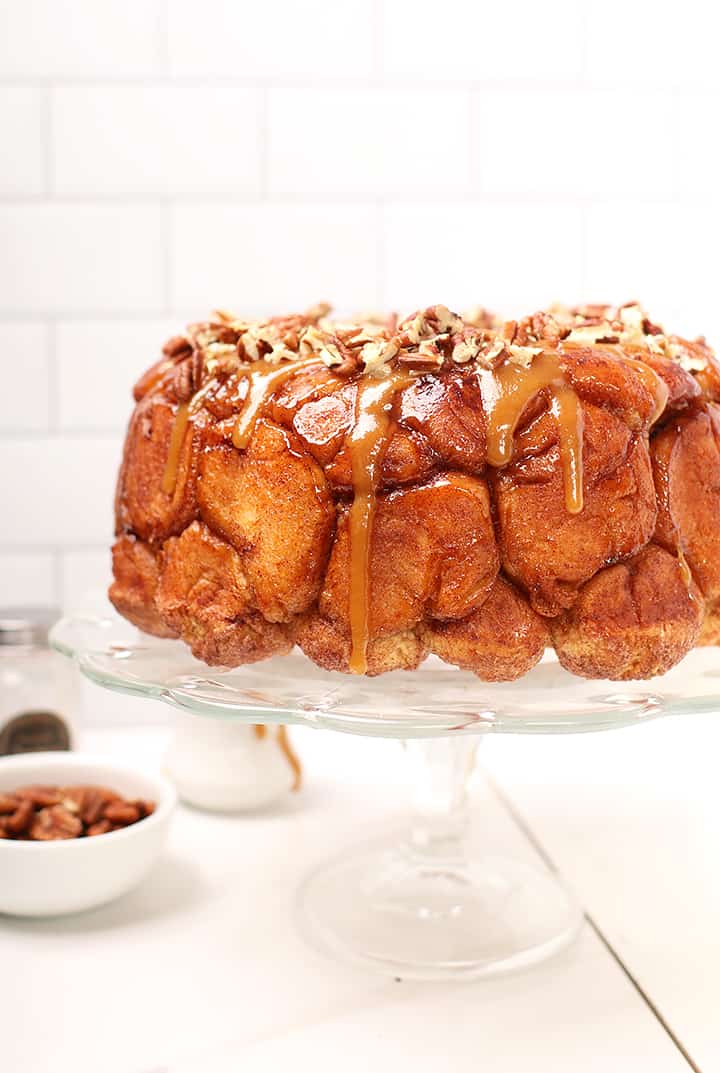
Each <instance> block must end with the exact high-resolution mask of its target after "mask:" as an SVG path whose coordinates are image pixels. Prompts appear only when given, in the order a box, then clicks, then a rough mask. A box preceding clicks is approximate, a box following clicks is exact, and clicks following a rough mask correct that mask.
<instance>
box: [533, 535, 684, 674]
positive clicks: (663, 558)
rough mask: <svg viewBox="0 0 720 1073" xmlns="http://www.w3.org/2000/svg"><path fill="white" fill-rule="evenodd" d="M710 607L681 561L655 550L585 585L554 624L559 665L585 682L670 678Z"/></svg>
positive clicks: (649, 549)
mask: <svg viewBox="0 0 720 1073" xmlns="http://www.w3.org/2000/svg"><path fill="white" fill-rule="evenodd" d="M702 619H703V601H702V597H701V595H700V592H699V590H698V587H697V585H696V584H695V582H694V581H693V580H692V578H691V577H690V576H689V574H688V573H687V571H686V569H684V567H683V564H682V563H681V562H680V561H679V560H678V558H677V557H676V556H673V555H670V553H669V552H667V551H664V550H663V549H662V548H660V547H658V546H657V545H656V544H649V545H648V546H647V547H646V548H643V550H642V551H641V552H639V553H638V554H637V555H636V556H634V557H633V558H632V559H629V560H628V561H627V562H625V563H619V564H618V565H616V566H608V567H606V568H605V569H604V570H601V571H600V572H599V573H598V574H596V575H595V577H593V578H591V579H590V581H588V582H586V584H585V585H584V586H583V588H582V589H581V590H580V594H579V596H578V598H577V600H576V601H575V603H574V605H573V606H572V608H571V609H570V610H569V611H567V612H566V613H565V614H564V615H561V616H559V617H558V618H556V619H553V620H552V622H551V625H550V629H551V632H552V639H553V643H554V645H555V651H556V652H557V655H558V659H559V660H560V662H561V663H562V665H563V667H565V668H566V669H567V670H569V671H572V673H573V674H578V675H581V676H582V677H583V678H611V679H613V680H614V681H621V680H625V679H636V678H652V677H654V676H655V675H657V674H664V673H665V671H667V670H669V669H670V668H671V667H672V666H674V664H676V663H677V662H679V660H681V659H682V658H683V656H685V655H686V654H687V653H688V652H689V651H690V649H691V648H692V647H693V645H694V644H695V643H696V641H697V639H698V637H699V635H700V629H701V626H702Z"/></svg>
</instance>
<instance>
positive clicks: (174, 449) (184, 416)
mask: <svg viewBox="0 0 720 1073" xmlns="http://www.w3.org/2000/svg"><path fill="white" fill-rule="evenodd" d="M189 420H190V403H188V402H183V403H181V404H180V405H179V406H178V408H177V413H176V414H175V420H174V422H173V427H172V432H171V434H170V447H169V449H168V457H167V462H166V464H165V472H164V473H163V479H162V484H161V486H160V487H161V488H162V490H163V492H164V493H165V495H167V496H171V495H172V494H173V493H174V491H175V485H176V484H177V475H178V465H179V463H180V451H181V449H182V445H183V440H184V439H185V431H186V429H187V427H188V422H189Z"/></svg>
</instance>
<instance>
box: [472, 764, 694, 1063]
mask: <svg viewBox="0 0 720 1073" xmlns="http://www.w3.org/2000/svg"><path fill="white" fill-rule="evenodd" d="M482 774H483V775H484V777H485V779H486V780H487V783H488V785H489V786H490V788H491V790H492V792H493V793H494V794H495V796H496V797H497V798H498V799H499V801H500V802H501V803H502V804H503V805H504V806H505V808H506V809H507V811H508V812H509V814H510V816H511V817H512V819H513V820H514V821H515V823H516V825H517V826H518V827H519V829H520V830H521V831H522V833H523V834H524V835H525V837H526V838H527V840H528V842H529V843H530V845H531V846H532V847H533V849H534V850H535V852H536V853H537V854H538V856H539V857H540V858H541V860H542V861H543V862H544V864H545V865H546V866H547V868H549V869H550V871H551V872H553V873H554V874H555V875H561V872H560V869H559V868H558V867H557V865H556V864H555V862H554V860H553V859H552V857H551V856H550V854H549V853H548V852H547V850H546V849H545V847H544V846H543V844H542V843H541V842H540V840H539V838H538V837H537V836H536V834H535V832H534V831H533V829H532V828H531V827H530V825H529V824H528V823H527V821H526V820H525V818H524V817H523V816H522V815H521V813H520V811H519V810H518V809H517V808H516V806H515V804H514V802H513V801H512V799H511V798H510V796H509V795H508V794H507V793H506V792H505V790H504V789H503V788H502V787H501V786H500V784H499V783H498V781H497V780H496V778H495V777H494V775H492V774H491V773H490V772H489V771H488V769H487V768H486V767H485V766H484V765H482ZM582 912H583V916H584V918H585V921H586V922H587V924H588V925H589V926H590V928H591V929H592V930H593V932H594V933H595V935H596V936H597V938H598V939H599V940H600V942H601V943H602V945H603V946H604V947H605V949H606V950H607V952H608V954H609V955H610V956H611V957H612V959H613V961H614V962H615V963H616V965H617V966H618V968H619V969H620V970H621V972H622V973H623V975H624V976H625V977H626V979H627V980H628V982H629V983H630V984H631V985H632V987H633V990H634V991H635V992H636V993H637V995H638V996H639V997H640V998H641V999H642V1001H643V1003H644V1005H645V1006H646V1007H647V1009H648V1010H649V1012H650V1013H651V1014H652V1016H653V1017H654V1018H655V1020H656V1021H657V1023H658V1024H659V1026H660V1028H662V1029H663V1031H664V1032H665V1034H666V1035H667V1036H668V1038H669V1039H670V1041H671V1042H672V1043H673V1044H674V1046H675V1047H676V1049H677V1051H678V1052H679V1053H680V1055H681V1056H682V1057H683V1058H684V1059H685V1061H686V1062H687V1064H688V1066H689V1067H690V1069H691V1070H692V1071H693V1073H703V1071H702V1069H701V1068H700V1066H699V1065H698V1064H697V1062H696V1061H695V1060H694V1059H693V1058H692V1057H691V1055H690V1053H689V1052H688V1050H687V1048H686V1047H685V1045H684V1044H683V1042H682V1041H681V1040H680V1038H679V1037H678V1036H677V1034H676V1033H675V1032H674V1031H673V1029H672V1028H671V1027H670V1025H669V1024H668V1022H667V1020H666V1019H665V1017H664V1016H663V1014H662V1013H661V1012H660V1010H659V1009H658V1007H657V1006H656V1005H655V1003H654V1002H653V1000H652V999H651V998H650V996H649V995H648V994H647V992H646V991H644V990H643V988H642V986H641V984H640V982H639V981H638V980H637V978H636V977H635V976H633V974H632V972H631V971H630V968H629V967H628V966H627V965H626V964H625V962H624V961H623V959H622V958H621V957H620V954H619V953H618V952H617V950H615V948H614V947H613V946H612V944H611V943H610V940H609V939H608V937H607V936H606V935H605V933H604V932H603V931H602V929H601V928H600V926H599V924H598V923H597V922H596V920H595V918H594V917H593V916H592V914H591V913H589V912H588V910H587V909H586V908H585V907H584V906H582Z"/></svg>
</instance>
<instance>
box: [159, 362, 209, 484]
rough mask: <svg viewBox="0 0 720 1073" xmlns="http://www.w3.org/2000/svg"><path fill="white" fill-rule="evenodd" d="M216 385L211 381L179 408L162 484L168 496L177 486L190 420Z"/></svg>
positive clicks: (171, 435)
mask: <svg viewBox="0 0 720 1073" xmlns="http://www.w3.org/2000/svg"><path fill="white" fill-rule="evenodd" d="M214 385H215V381H214V380H209V381H208V382H207V384H205V386H204V387H202V388H200V390H199V391H196V392H195V394H194V395H193V397H192V398H191V399H190V401H189V402H182V403H180V405H179V406H178V408H177V413H176V414H175V422H174V424H173V427H172V433H171V434H170V449H169V450H168V460H167V463H166V465H165V472H164V473H163V479H162V484H161V486H160V487H161V488H162V490H163V492H164V493H165V494H166V495H168V496H171V495H172V494H173V493H174V491H175V486H176V484H177V476H178V467H179V465H180V451H181V450H182V445H183V440H184V439H185V432H186V430H187V427H188V423H189V421H190V418H191V417H194V416H195V414H196V413H197V412H198V410H199V409H200V407H201V406H202V404H203V400H204V399H205V396H206V395H207V394H208V392H209V391H210V390H211V388H212V387H214Z"/></svg>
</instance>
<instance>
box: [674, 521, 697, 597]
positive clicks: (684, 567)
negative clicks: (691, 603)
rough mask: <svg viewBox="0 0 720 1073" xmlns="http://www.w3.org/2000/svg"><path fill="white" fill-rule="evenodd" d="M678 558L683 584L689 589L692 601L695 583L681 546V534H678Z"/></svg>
mask: <svg viewBox="0 0 720 1073" xmlns="http://www.w3.org/2000/svg"><path fill="white" fill-rule="evenodd" d="M677 557H678V563H679V564H680V576H681V577H682V579H683V582H684V584H685V587H686V588H687V591H688V593H689V595H690V597H691V599H694V596H693V591H692V589H693V584H694V583H693V576H692V573H691V570H690V567H689V566H688V561H687V559H686V558H685V552H684V551H683V549H682V548H681V546H680V534H679V533H678V548H677Z"/></svg>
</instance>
